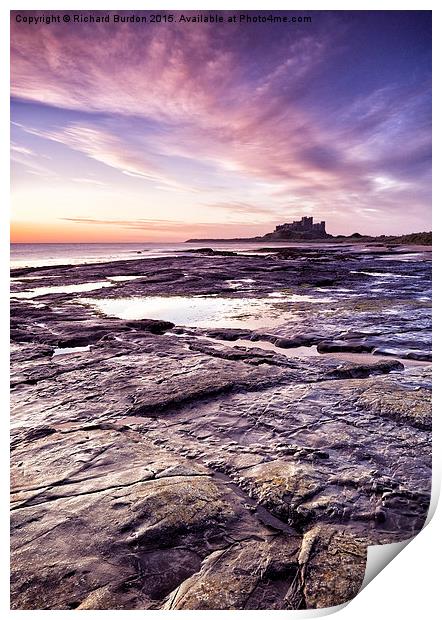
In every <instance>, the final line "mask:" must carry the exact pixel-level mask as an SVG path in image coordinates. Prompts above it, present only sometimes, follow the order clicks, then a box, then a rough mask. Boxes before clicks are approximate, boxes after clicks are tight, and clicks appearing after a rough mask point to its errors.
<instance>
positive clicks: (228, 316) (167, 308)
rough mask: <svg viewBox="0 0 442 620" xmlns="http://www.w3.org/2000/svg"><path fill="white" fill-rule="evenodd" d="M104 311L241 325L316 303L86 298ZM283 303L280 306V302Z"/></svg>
mask: <svg viewBox="0 0 442 620" xmlns="http://www.w3.org/2000/svg"><path fill="white" fill-rule="evenodd" d="M82 301H83V302H84V303H87V304H90V305H92V306H94V307H95V308H97V309H98V310H100V311H101V312H103V313H104V314H107V315H108V316H112V317H117V318H120V319H125V320H139V319H161V320H164V321H171V322H172V323H175V324H176V325H188V326H193V327H211V326H213V325H216V326H219V327H244V328H246V329H256V328H258V327H267V326H272V325H279V324H281V323H284V322H286V321H289V320H291V319H293V318H294V313H295V312H296V310H297V303H302V304H304V303H306V302H312V301H313V302H319V301H323V300H320V299H315V298H312V297H309V296H307V295H305V296H302V295H296V296H293V295H290V296H287V297H284V298H281V297H278V298H272V297H265V298H252V299H234V298H226V297H208V296H207V297H178V296H173V297H160V296H156V297H144V298H143V297H131V298H119V299H86V298H84V299H83V300H82ZM281 302H282V303H283V304H284V305H282V303H281Z"/></svg>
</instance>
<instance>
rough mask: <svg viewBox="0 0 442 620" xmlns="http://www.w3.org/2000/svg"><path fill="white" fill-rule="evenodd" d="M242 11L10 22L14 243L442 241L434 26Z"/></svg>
mask: <svg viewBox="0 0 442 620" xmlns="http://www.w3.org/2000/svg"><path fill="white" fill-rule="evenodd" d="M65 13H66V11H64V12H53V13H52V14H54V15H60V16H62V15H63V14H65ZM82 13H83V15H90V14H93V15H99V16H103V15H106V13H105V12H99V11H93V12H89V11H83V12H82ZM118 13H119V14H120V15H122V16H131V15H134V12H123V11H119V12H118ZM239 13H240V12H237V13H234V12H228V11H219V12H218V15H223V18H224V22H223V23H222V24H219V23H218V24H215V23H187V22H179V21H178V19H179V16H180V15H181V14H182V12H179V11H176V12H174V16H175V18H176V20H177V21H175V22H173V23H119V24H116V23H112V20H113V15H114V13H111V14H110V23H103V24H97V23H94V24H93V23H74V22H73V16H74V12H71V13H70V15H71V21H70V22H69V23H64V22H63V21H62V20H60V23H51V24H29V23H24V22H23V21H21V22H18V21H17V20H18V19H20V18H21V19H22V18H23V16H25V17H30V16H36V17H38V16H41V15H47V14H50V13H49V12H46V13H43V12H41V11H35V12H28V11H13V12H12V14H11V175H12V184H11V187H12V222H11V240H12V241H13V242H27V243H33V242H139V241H152V242H155V241H184V240H186V239H188V238H190V237H210V238H221V237H247V236H255V235H261V234H264V233H266V232H269V231H271V230H273V228H274V227H275V226H276V224H281V223H284V222H290V221H293V220H297V219H300V218H301V217H302V216H305V215H308V216H313V217H314V218H315V221H316V220H318V221H319V220H325V221H326V226H327V232H329V233H331V234H352V233H354V232H360V233H364V234H373V235H378V234H404V233H409V232H418V231H423V230H430V229H431V12H429V11H422V12H419V11H387V12H377V11H354V12H353V11H334V12H332V11H312V12H310V13H301V12H296V13H295V12H273V15H287V16H289V17H290V18H291V17H292V16H294V15H295V16H297V17H302V18H304V17H306V16H310V17H311V22H310V23H304V22H296V23H251V24H249V23H229V22H227V19H228V17H229V16H235V15H236V16H237V21H238V16H239ZM76 14H78V12H76ZM135 14H136V15H139V16H147V17H148V16H149V14H150V13H149V12H145V13H143V12H139V11H137V12H135ZM200 14H201V13H200V12H199V13H197V12H190V11H187V12H184V15H185V16H187V17H192V16H194V15H200ZM259 14H260V15H267V16H268V15H269V14H270V12H268V11H267V12H264V11H260V12H259ZM206 15H208V13H206ZM249 15H252V16H253V15H254V13H253V12H249ZM255 15H258V13H257V12H256V13H255ZM19 16H21V17H19Z"/></svg>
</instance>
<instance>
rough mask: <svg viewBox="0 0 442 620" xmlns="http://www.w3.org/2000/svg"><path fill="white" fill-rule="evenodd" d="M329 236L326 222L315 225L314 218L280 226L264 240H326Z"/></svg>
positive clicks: (306, 218)
mask: <svg viewBox="0 0 442 620" xmlns="http://www.w3.org/2000/svg"><path fill="white" fill-rule="evenodd" d="M328 236H329V235H328V234H327V232H326V230H325V222H324V221H323V222H317V223H316V224H313V218H312V217H303V218H302V219H301V220H299V221H293V222H292V223H291V224H280V225H279V226H277V227H276V228H275V230H274V231H273V232H271V233H267V234H266V235H264V236H263V237H262V238H263V239H325V238H326V237H328Z"/></svg>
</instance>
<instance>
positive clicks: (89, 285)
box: [11, 282, 113, 299]
mask: <svg viewBox="0 0 442 620" xmlns="http://www.w3.org/2000/svg"><path fill="white" fill-rule="evenodd" d="M106 286H113V284H112V282H86V283H85V284H68V285H63V286H40V287H38V288H33V289H31V290H30V291H22V292H21V293H11V297H16V298H20V299H32V298H33V297H39V296H40V295H50V294H51V293H82V292H83V293H85V292H88V291H95V290H97V289H99V288H104V287H106Z"/></svg>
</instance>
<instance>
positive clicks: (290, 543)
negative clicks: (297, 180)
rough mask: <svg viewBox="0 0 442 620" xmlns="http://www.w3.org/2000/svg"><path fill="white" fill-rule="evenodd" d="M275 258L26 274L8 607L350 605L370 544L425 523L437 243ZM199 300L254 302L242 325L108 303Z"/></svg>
mask: <svg viewBox="0 0 442 620" xmlns="http://www.w3.org/2000/svg"><path fill="white" fill-rule="evenodd" d="M272 252H273V253H271V254H270V253H265V252H264V253H256V254H255V255H240V254H238V253H232V252H228V251H226V252H222V253H219V252H209V251H207V250H206V249H205V250H204V251H202V252H198V251H194V252H184V253H183V255H182V256H180V257H172V258H170V257H169V258H155V259H140V260H131V261H116V262H112V263H103V264H89V265H75V266H57V267H47V268H34V269H31V268H26V269H19V270H14V271H13V273H12V276H13V280H12V301H11V304H12V325H11V336H12V347H11V365H12V373H11V380H12V406H11V422H12V430H11V440H12V445H11V454H12V457H11V474H12V538H11V541H12V562H11V567H12V606H13V607H14V608H16V609H305V608H316V607H328V606H333V605H339V604H340V603H343V602H345V601H348V600H349V599H350V598H352V597H353V596H354V595H355V594H356V593H357V592H358V590H359V588H360V585H361V583H362V580H363V577H364V571H365V562H366V553H367V546H368V545H372V544H385V543H390V542H395V541H400V540H405V539H408V538H410V537H412V536H413V535H415V534H416V533H418V532H419V530H420V529H421V528H422V526H423V523H424V521H425V518H426V514H427V509H428V505H429V500H430V487H431V438H430V430H431V410H430V395H431V391H430V390H431V378H430V365H429V363H428V360H429V359H430V356H431V349H430V343H431V334H430V308H429V306H430V262H429V261H428V260H427V255H421V254H420V253H415V254H413V253H412V252H411V253H410V251H408V250H405V249H401V248H395V249H391V250H388V249H385V250H382V248H379V247H377V248H375V249H374V248H370V247H368V248H367V247H364V246H361V247H358V248H355V247H352V246H349V247H340V248H335V249H333V248H331V249H327V250H325V249H323V248H319V249H315V248H307V247H305V248H281V249H280V250H279V249H278V250H274V249H273V250H272ZM29 276H31V278H32V279H28V278H29ZM123 276H126V277H129V276H137V278H136V279H131V280H122V279H121V280H120V279H118V280H111V279H110V278H114V277H117V278H119V277H123ZM103 281H109V282H112V284H111V285H110V286H106V287H104V288H96V289H94V290H89V291H84V290H80V289H78V290H77V289H74V290H73V289H69V291H70V292H66V291H63V287H65V288H66V287H71V286H72V285H88V284H90V283H93V282H96V283H100V282H103ZM54 282H56V285H55V284H54ZM52 286H57V287H60V289H57V290H56V291H54V290H51V291H50V292H47V290H46V288H45V287H52ZM39 289H43V290H39ZM204 295H216V296H217V299H219V300H225V299H227V300H236V299H238V300H248V299H249V300H250V304H251V305H250V309H249V310H247V308H246V309H245V310H244V308H243V307H241V310H235V312H237V313H238V316H237V317H236V318H237V323H238V324H239V326H238V325H237V326H232V321H231V318H232V317H231V316H229V317H228V318H229V320H228V321H225V322H223V317H221V318H220V317H218V316H217V317H214V318H213V321H212V320H211V318H210V316H209V317H204V321H200V322H199V323H198V322H196V324H192V322H190V323H189V322H186V321H183V320H180V316H178V315H177V317H176V319H175V320H171V319H170V317H169V316H164V317H163V318H162V317H161V316H157V315H156V316H138V315H137V316H131V317H128V316H117V315H115V316H110V315H109V314H106V312H105V310H104V308H105V307H106V306H97V303H99V302H100V303H101V302H106V300H115V299H121V300H124V299H130V300H132V301H133V300H134V299H135V300H136V299H138V298H139V299H143V298H146V297H148V298H152V297H157V296H163V297H170V296H181V297H188V298H190V299H195V298H196V299H199V297H198V296H204ZM257 299H259V300H265V303H262V304H261V305H259V312H262V313H264V315H262V316H260V317H259V320H257V322H256V326H254V325H253V320H254V319H255V318H256V317H255V314H254V313H256V312H257V310H255V309H253V308H254V307H253V303H255V302H254V301H253V300H257ZM256 307H258V306H256ZM229 312H230V310H229ZM266 313H267V314H266ZM122 314H124V312H123V313H122ZM158 314H159V315H161V311H159V313H158ZM251 315H253V316H251ZM174 318H175V317H174ZM252 319H253V320H252ZM247 320H248V321H249V322H248V323H247ZM241 321H243V322H244V324H246V326H241ZM321 351H322V353H321Z"/></svg>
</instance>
